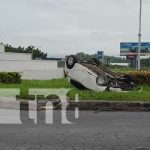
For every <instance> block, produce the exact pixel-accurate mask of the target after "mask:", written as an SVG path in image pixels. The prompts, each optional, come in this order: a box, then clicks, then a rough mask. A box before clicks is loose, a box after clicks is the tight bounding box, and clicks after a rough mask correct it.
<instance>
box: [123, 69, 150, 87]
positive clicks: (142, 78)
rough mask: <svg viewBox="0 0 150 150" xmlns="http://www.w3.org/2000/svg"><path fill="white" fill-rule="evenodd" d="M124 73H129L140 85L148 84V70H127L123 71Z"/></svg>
mask: <svg viewBox="0 0 150 150" xmlns="http://www.w3.org/2000/svg"><path fill="white" fill-rule="evenodd" d="M123 74H124V75H130V76H131V77H132V78H133V80H134V82H135V84H137V85H142V84H150V72H147V71H129V72H126V73H125V72H124V73H123Z"/></svg>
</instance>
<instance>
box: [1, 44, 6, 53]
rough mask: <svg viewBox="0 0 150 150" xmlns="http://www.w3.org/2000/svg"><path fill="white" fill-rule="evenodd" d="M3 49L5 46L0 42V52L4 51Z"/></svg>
mask: <svg viewBox="0 0 150 150" xmlns="http://www.w3.org/2000/svg"><path fill="white" fill-rule="evenodd" d="M4 51H5V46H4V44H2V43H0V53H4Z"/></svg>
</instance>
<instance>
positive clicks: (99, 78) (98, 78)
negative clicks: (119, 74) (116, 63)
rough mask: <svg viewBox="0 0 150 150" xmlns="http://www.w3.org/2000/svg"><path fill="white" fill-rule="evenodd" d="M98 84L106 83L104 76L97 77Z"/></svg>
mask: <svg viewBox="0 0 150 150" xmlns="http://www.w3.org/2000/svg"><path fill="white" fill-rule="evenodd" d="M96 84H97V85H99V86H103V85H104V84H105V79H104V78H103V77H97V78H96Z"/></svg>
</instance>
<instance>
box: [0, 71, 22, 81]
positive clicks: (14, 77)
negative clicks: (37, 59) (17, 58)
mask: <svg viewBox="0 0 150 150" xmlns="http://www.w3.org/2000/svg"><path fill="white" fill-rule="evenodd" d="M0 83H21V75H20V74H19V73H17V72H0Z"/></svg>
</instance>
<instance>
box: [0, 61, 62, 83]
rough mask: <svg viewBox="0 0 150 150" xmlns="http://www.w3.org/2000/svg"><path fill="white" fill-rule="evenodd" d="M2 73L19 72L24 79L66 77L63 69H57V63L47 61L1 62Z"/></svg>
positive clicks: (0, 69)
mask: <svg viewBox="0 0 150 150" xmlns="http://www.w3.org/2000/svg"><path fill="white" fill-rule="evenodd" d="M0 72H19V73H20V74H21V76H22V79H27V80H33V79H35V80H49V79H59V78H63V77H64V71H63V68H58V67H57V61H49V60H48V61H45V60H30V61H21V60H20V61H19V60H16V61H15V60H11V61H10V60H9V61H8V60H0Z"/></svg>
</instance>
